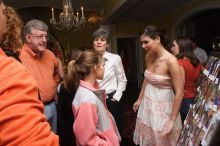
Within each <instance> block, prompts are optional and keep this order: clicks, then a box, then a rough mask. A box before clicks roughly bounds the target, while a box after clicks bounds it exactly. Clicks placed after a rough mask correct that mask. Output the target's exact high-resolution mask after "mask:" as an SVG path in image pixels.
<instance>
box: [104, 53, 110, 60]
mask: <svg viewBox="0 0 220 146" xmlns="http://www.w3.org/2000/svg"><path fill="white" fill-rule="evenodd" d="M109 54H110V53H108V52H107V51H105V53H104V55H103V58H104V59H105V61H108V60H109V58H110V56H109Z"/></svg>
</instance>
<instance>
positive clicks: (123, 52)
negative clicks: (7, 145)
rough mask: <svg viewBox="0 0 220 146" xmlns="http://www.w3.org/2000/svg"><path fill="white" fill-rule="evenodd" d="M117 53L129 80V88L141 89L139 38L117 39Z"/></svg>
mask: <svg viewBox="0 0 220 146" xmlns="http://www.w3.org/2000/svg"><path fill="white" fill-rule="evenodd" d="M117 52H118V54H119V55H120V56H121V59H122V64H123V67H124V70H125V74H126V77H127V80H128V83H127V88H130V87H137V88H139V87H140V77H139V58H138V38H135V37H131V38H117Z"/></svg>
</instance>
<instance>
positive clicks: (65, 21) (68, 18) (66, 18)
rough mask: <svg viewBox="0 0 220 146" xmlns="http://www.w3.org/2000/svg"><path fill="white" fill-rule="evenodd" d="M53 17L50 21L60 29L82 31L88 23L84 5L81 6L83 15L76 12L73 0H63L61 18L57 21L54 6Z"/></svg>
mask: <svg viewBox="0 0 220 146" xmlns="http://www.w3.org/2000/svg"><path fill="white" fill-rule="evenodd" d="M51 13H52V18H51V19H50V23H51V24H52V25H53V27H54V28H56V29H58V30H67V31H72V32H75V31H82V30H83V28H84V27H85V24H86V18H85V16H84V10H83V7H81V17H80V14H79V12H76V14H74V11H73V7H72V4H71V0H63V11H62V12H61V13H60V15H59V18H60V20H59V21H58V22H57V21H56V19H55V17H54V8H52V9H51Z"/></svg>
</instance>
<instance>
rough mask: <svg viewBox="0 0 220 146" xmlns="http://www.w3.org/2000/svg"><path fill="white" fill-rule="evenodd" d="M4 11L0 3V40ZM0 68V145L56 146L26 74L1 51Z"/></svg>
mask: <svg viewBox="0 0 220 146" xmlns="http://www.w3.org/2000/svg"><path fill="white" fill-rule="evenodd" d="M4 9H5V6H4V3H3V1H2V0H0V41H2V37H3V33H4V30H5V27H6V19H5V18H6V17H5V16H4V14H3V12H4ZM0 68H1V69H0V87H1V88H0V146H9V145H10V146H18V145H19V146H42V145H44V146H58V145H59V138H58V136H56V135H55V134H54V133H53V132H51V131H50V129H49V127H50V125H49V124H48V123H47V120H46V118H45V116H44V114H43V110H44V107H43V104H42V103H41V102H40V101H39V100H38V91H37V86H36V81H35V79H34V78H33V77H32V75H31V74H30V72H28V71H27V69H26V68H24V67H23V66H22V65H21V64H20V63H18V62H17V61H15V60H14V59H12V58H10V57H7V56H6V55H5V54H4V52H3V51H2V50H1V49H0Z"/></svg>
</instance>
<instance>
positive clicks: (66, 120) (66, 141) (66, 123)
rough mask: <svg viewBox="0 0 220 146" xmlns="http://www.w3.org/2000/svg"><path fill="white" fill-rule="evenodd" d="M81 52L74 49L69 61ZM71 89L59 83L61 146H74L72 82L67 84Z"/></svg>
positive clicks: (73, 85) (74, 88) (73, 84)
mask: <svg viewBox="0 0 220 146" xmlns="http://www.w3.org/2000/svg"><path fill="white" fill-rule="evenodd" d="M80 53H82V51H80V50H78V49H76V48H74V49H72V50H71V53H70V56H69V60H70V61H72V60H74V59H76V58H77V56H78V55H79V54H80ZM69 84H71V85H69V86H71V89H70V90H68V89H67V87H65V85H64V82H61V83H60V85H59V86H58V93H57V94H58V135H59V137H60V145H61V146H74V144H75V143H76V142H75V136H74V134H73V121H74V117H73V110H72V101H73V99H74V96H75V93H76V90H77V87H76V86H75V83H74V82H71V83H69Z"/></svg>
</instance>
